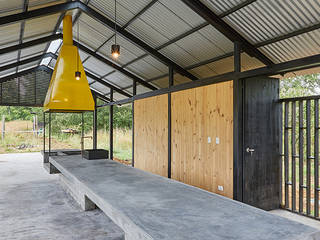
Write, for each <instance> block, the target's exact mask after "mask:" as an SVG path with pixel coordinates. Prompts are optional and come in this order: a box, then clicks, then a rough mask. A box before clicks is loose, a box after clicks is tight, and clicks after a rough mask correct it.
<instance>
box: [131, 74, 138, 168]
mask: <svg viewBox="0 0 320 240" xmlns="http://www.w3.org/2000/svg"><path fill="white" fill-rule="evenodd" d="M132 88H133V89H132V95H133V96H135V95H136V94H137V82H136V81H135V80H134V81H133V86H132ZM131 165H132V167H134V100H132V161H131Z"/></svg>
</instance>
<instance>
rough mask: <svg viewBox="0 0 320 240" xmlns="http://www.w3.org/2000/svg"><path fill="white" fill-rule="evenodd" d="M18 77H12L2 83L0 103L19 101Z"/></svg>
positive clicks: (16, 102) (15, 102)
mask: <svg viewBox="0 0 320 240" xmlns="http://www.w3.org/2000/svg"><path fill="white" fill-rule="evenodd" d="M18 93H19V92H18V79H13V80H10V81H7V82H4V83H2V99H1V103H12V104H18V103H19V94H18Z"/></svg>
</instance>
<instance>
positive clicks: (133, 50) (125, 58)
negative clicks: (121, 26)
mask: <svg viewBox="0 0 320 240" xmlns="http://www.w3.org/2000/svg"><path fill="white" fill-rule="evenodd" d="M112 44H114V38H112V39H111V40H109V41H108V42H107V43H106V44H104V45H103V47H101V48H100V49H99V51H98V52H99V53H101V54H102V55H104V56H106V57H108V58H109V59H110V60H111V61H114V62H118V63H120V64H121V65H123V64H126V63H128V62H130V61H132V60H133V59H135V58H137V57H139V56H141V55H143V54H145V52H144V51H143V50H141V49H140V48H138V47H137V46H136V45H134V44H132V43H131V42H129V41H128V40H126V39H124V38H123V37H121V36H117V44H119V45H120V47H121V48H120V56H119V57H118V59H114V58H112V56H111V45H112Z"/></svg>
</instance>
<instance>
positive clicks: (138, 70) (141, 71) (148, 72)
mask: <svg viewBox="0 0 320 240" xmlns="http://www.w3.org/2000/svg"><path fill="white" fill-rule="evenodd" d="M126 68H127V69H129V70H130V71H131V72H133V73H135V74H137V75H138V76H141V77H142V78H144V79H149V78H154V77H156V76H159V75H161V74H163V73H162V72H161V71H160V70H159V69H158V68H156V67H154V66H152V65H151V64H149V63H148V62H146V61H145V60H144V59H140V60H138V61H136V62H134V63H132V64H130V65H129V66H128V67H126Z"/></svg>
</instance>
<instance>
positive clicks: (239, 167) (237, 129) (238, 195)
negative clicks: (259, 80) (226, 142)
mask: <svg viewBox="0 0 320 240" xmlns="http://www.w3.org/2000/svg"><path fill="white" fill-rule="evenodd" d="M234 71H235V73H240V72H241V44H240V43H239V42H235V43H234ZM243 91H244V88H243V80H242V79H238V78H235V79H234V80H233V137H234V138H233V169H234V170H233V199H235V200H238V201H243V140H244V139H243V137H244V136H243V96H244V93H243Z"/></svg>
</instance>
